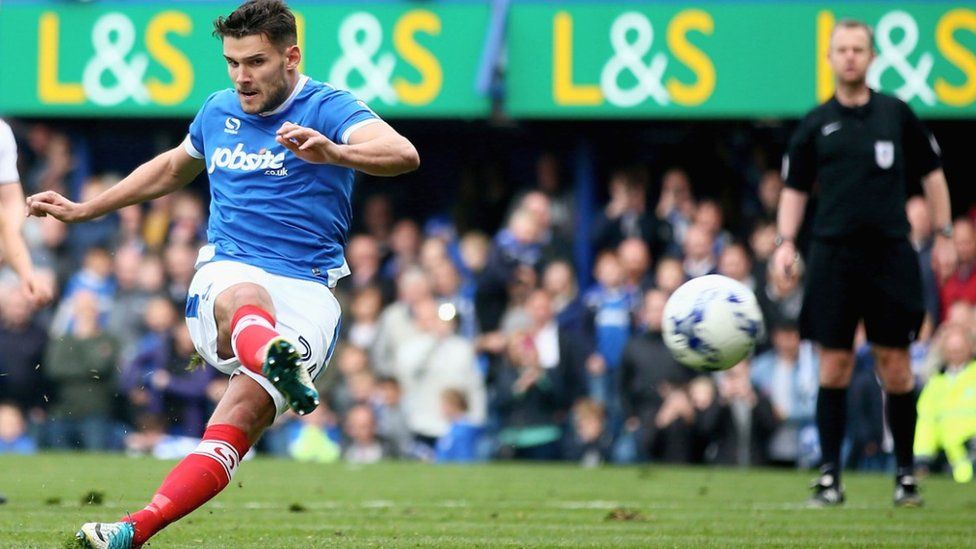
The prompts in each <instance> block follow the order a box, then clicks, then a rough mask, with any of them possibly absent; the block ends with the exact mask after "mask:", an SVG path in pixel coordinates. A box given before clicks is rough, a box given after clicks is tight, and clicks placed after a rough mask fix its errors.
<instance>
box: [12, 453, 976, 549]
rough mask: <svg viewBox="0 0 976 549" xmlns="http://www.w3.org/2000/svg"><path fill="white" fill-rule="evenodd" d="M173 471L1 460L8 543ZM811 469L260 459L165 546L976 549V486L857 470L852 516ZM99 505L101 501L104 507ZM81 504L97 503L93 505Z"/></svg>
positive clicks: (70, 457) (27, 541)
mask: <svg viewBox="0 0 976 549" xmlns="http://www.w3.org/2000/svg"><path fill="white" fill-rule="evenodd" d="M172 466H173V462H160V461H154V460H151V459H131V458H125V457H121V456H104V455H83V454H77V455H76V454H46V455H41V456H34V457H10V456H4V457H0V492H2V493H4V494H5V495H6V496H7V498H8V499H9V501H8V503H7V504H6V505H4V506H2V507H0V547H63V546H64V544H65V542H66V541H67V540H69V539H70V537H71V535H72V534H73V533H74V532H75V531H76V530H77V528H78V527H79V526H80V525H81V524H82V523H83V522H86V521H93V520H99V521H111V520H115V519H117V518H118V517H119V516H121V515H122V514H124V513H125V512H127V511H130V512H131V511H135V510H137V509H139V508H141V507H142V506H143V505H144V504H145V503H146V501H147V500H148V498H149V497H150V496H151V494H152V492H153V491H154V490H155V488H156V486H157V485H158V484H159V481H160V480H161V479H162V477H163V476H164V475H165V474H166V472H167V471H168V470H169V469H170V468H171V467H172ZM811 476H812V475H811V474H809V473H798V472H793V471H768V470H751V471H742V470H736V469H709V468H675V467H666V466H650V467H642V468H634V467H628V468H614V467H607V468H603V469H598V470H584V469H580V468H577V467H574V466H572V465H509V464H495V465H480V466H473V467H445V466H431V465H424V464H415V463H391V464H383V465H377V466H369V467H350V466H346V465H330V466H321V465H309V464H297V463H293V462H290V461H284V460H273V459H257V460H253V461H249V462H246V463H244V465H243V466H242V467H241V468H240V471H238V473H237V476H235V477H234V480H233V482H232V484H231V485H230V487H228V488H227V489H226V490H225V491H224V492H223V493H222V494H221V495H220V496H218V497H217V498H216V499H215V500H214V501H212V502H210V503H209V504H207V505H206V506H204V507H203V508H202V509H200V510H198V511H197V512H196V513H194V514H192V515H190V516H188V517H186V518H184V519H183V520H182V521H180V522H178V523H176V524H173V525H171V526H169V527H168V528H167V529H165V530H163V532H161V533H160V534H159V535H158V536H157V537H156V538H154V539H153V541H152V542H151V543H150V544H149V545H148V546H152V547H261V548H265V547H283V548H284V547H287V548H298V547H327V546H343V547H346V546H366V547H381V546H382V547H429V546H439V547H459V546H465V547H648V546H652V545H653V546H717V545H721V546H756V545H770V546H797V545H805V546H825V545H844V546H851V545H855V546H877V545H882V544H884V545H901V546H912V547H918V546H925V545H930V546H943V547H945V546H956V547H962V546H969V544H970V543H971V542H972V539H973V538H972V536H973V532H974V531H976V530H974V528H976V526H974V521H973V517H974V515H976V489H974V487H973V486H972V485H956V484H954V483H952V482H951V481H948V480H946V479H941V478H940V479H929V480H928V481H926V482H925V483H924V484H923V490H924V494H925V496H926V507H924V508H922V509H893V508H892V506H891V503H890V502H891V494H892V485H891V480H890V479H889V478H888V477H887V476H876V475H848V476H847V477H846V480H845V482H846V485H847V489H848V492H847V493H848V504H847V507H846V508H843V509H826V510H808V509H804V508H803V507H802V505H801V503H802V501H803V499H804V498H805V497H806V495H807V492H806V490H805V489H806V485H807V482H808V481H809V480H810V478H811ZM99 495H100V496H101V504H98V505H96V504H90V503H87V502H88V501H90V500H92V499H94V500H96V501H97V500H98V499H99V498H98V496H99ZM83 501H84V503H83Z"/></svg>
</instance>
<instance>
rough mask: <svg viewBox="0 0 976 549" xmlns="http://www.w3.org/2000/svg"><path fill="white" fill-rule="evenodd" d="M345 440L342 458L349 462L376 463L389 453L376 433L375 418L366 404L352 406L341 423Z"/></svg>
mask: <svg viewBox="0 0 976 549" xmlns="http://www.w3.org/2000/svg"><path fill="white" fill-rule="evenodd" d="M343 432H344V433H345V435H346V436H345V442H344V444H343V448H342V459H344V460H345V461H348V462H349V463H357V464H369V463H376V462H378V461H380V460H382V459H383V458H386V457H388V456H389V455H390V451H389V449H388V447H387V446H385V445H384V443H383V442H382V441H381V440H380V439H379V437H378V436H377V435H376V418H375V416H374V415H373V410H372V409H371V408H370V407H369V406H366V405H358V406H354V407H353V408H352V409H351V410H349V413H348V414H346V420H345V422H344V423H343Z"/></svg>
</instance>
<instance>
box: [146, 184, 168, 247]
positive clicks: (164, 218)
mask: <svg viewBox="0 0 976 549" xmlns="http://www.w3.org/2000/svg"><path fill="white" fill-rule="evenodd" d="M175 200H176V196H175V195H174V194H167V195H163V196H160V197H159V198H156V199H155V200H152V201H151V202H149V211H148V212H146V217H145V220H144V221H143V227H142V236H143V240H145V242H146V245H147V246H149V249H150V250H152V251H153V252H157V253H158V252H160V251H162V249H163V246H164V245H165V244H166V240H167V237H168V236H169V228H170V220H171V218H172V215H173V202H174V201H175Z"/></svg>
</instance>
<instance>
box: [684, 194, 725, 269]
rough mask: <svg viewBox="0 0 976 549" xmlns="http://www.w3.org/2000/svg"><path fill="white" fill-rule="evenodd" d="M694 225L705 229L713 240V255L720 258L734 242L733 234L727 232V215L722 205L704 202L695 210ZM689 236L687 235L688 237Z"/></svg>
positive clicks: (713, 201) (708, 200)
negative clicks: (723, 251)
mask: <svg viewBox="0 0 976 549" xmlns="http://www.w3.org/2000/svg"><path fill="white" fill-rule="evenodd" d="M693 224H694V225H697V226H698V227H701V228H703V229H705V232H706V233H708V236H710V237H711V240H712V255H714V256H715V257H719V256H720V255H722V250H724V249H725V247H726V246H728V245H729V244H730V243H731V242H732V234H731V233H729V231H727V230H725V214H724V213H722V205H721V204H719V203H718V202H716V201H715V200H712V199H706V200H702V201H700V202H699V203H698V208H696V209H695V216H694V222H693ZM686 236H687V235H686Z"/></svg>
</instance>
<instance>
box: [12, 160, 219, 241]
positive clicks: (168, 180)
mask: <svg viewBox="0 0 976 549" xmlns="http://www.w3.org/2000/svg"><path fill="white" fill-rule="evenodd" d="M204 166H205V164H204V161H203V160H200V159H197V158H193V157H192V156H190V155H189V154H188V153H187V152H186V150H185V149H184V148H183V145H180V146H178V147H176V148H174V149H171V150H169V151H166V152H164V153H162V154H160V155H159V156H157V157H156V158H153V159H152V160H150V161H149V162H146V163H145V164H143V165H141V166H139V167H138V168H136V169H135V170H134V171H133V172H132V173H131V174H129V176H128V177H126V178H125V179H123V180H122V181H120V182H119V183H118V184H116V185H114V186H113V187H111V188H109V189H108V190H106V191H105V192H103V193H101V194H99V195H98V196H96V197H95V198H92V199H91V200H89V201H88V202H82V203H80V204H78V203H75V202H72V201H70V200H68V199H67V198H65V197H63V196H61V195H60V194H58V193H56V192H53V191H46V192H43V193H39V194H35V195H33V196H30V197H28V198H27V207H28V209H29V214H30V215H35V216H38V217H43V216H45V215H51V216H54V217H56V218H57V219H59V220H61V221H63V222H65V223H78V222H81V221H88V220H89V219H95V218H97V217H101V216H103V215H105V214H107V213H109V212H112V211H115V210H118V209H119V208H124V207H125V206H130V205H132V204H138V203H140V202H145V201H147V200H152V199H154V198H158V197H160V196H163V195H166V194H169V193H171V192H173V191H175V190H177V189H179V188H181V187H183V186H185V185H186V184H188V183H189V182H190V181H193V178H195V177H196V176H197V174H199V173H200V172H201V171H203V168H204Z"/></svg>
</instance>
